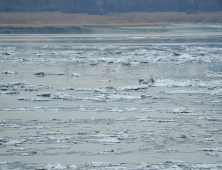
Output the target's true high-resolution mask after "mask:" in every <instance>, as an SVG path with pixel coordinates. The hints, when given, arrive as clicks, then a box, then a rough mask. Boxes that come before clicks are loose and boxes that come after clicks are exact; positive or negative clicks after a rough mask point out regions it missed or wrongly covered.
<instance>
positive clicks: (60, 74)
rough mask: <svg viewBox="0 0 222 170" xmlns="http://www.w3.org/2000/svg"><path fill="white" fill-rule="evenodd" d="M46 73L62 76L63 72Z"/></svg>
mask: <svg viewBox="0 0 222 170" xmlns="http://www.w3.org/2000/svg"><path fill="white" fill-rule="evenodd" d="M48 75H54V76H63V75H65V73H62V72H61V73H49V74H48Z"/></svg>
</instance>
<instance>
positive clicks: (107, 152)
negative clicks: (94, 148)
mask: <svg viewBox="0 0 222 170" xmlns="http://www.w3.org/2000/svg"><path fill="white" fill-rule="evenodd" d="M113 152H114V150H112V149H106V150H104V151H102V152H99V153H100V154H101V155H108V154H111V153H113Z"/></svg>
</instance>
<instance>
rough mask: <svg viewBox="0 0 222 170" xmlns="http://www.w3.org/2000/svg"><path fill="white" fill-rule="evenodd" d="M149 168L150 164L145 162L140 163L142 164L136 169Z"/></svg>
mask: <svg viewBox="0 0 222 170" xmlns="http://www.w3.org/2000/svg"><path fill="white" fill-rule="evenodd" d="M150 166H151V164H147V163H145V162H142V163H140V165H139V166H137V169H146V168H148V167H150Z"/></svg>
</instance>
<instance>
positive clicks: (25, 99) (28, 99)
mask: <svg viewBox="0 0 222 170" xmlns="http://www.w3.org/2000/svg"><path fill="white" fill-rule="evenodd" d="M18 100H23V101H35V102H46V101H50V100H49V99H42V98H29V97H19V98H18Z"/></svg>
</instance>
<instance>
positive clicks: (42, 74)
mask: <svg viewBox="0 0 222 170" xmlns="http://www.w3.org/2000/svg"><path fill="white" fill-rule="evenodd" d="M33 75H35V76H37V77H44V76H45V73H44V72H42V71H41V72H37V73H34V74H33Z"/></svg>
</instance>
